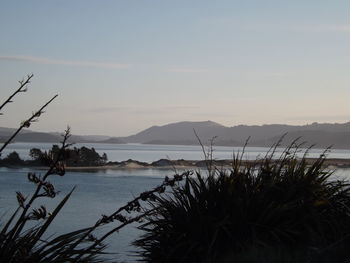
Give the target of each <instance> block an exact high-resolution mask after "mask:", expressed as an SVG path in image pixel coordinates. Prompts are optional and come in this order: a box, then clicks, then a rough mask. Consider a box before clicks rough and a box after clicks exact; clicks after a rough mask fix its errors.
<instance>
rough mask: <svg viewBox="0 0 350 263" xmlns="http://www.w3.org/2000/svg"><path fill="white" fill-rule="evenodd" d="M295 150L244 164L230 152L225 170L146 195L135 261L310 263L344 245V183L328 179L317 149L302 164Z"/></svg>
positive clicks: (347, 229) (348, 200) (348, 194)
mask: <svg viewBox="0 0 350 263" xmlns="http://www.w3.org/2000/svg"><path fill="white" fill-rule="evenodd" d="M297 151H298V149H297V148H296V149H294V148H293V147H292V146H291V147H289V148H287V149H286V150H285V151H284V153H283V154H282V155H281V156H280V157H279V159H277V160H274V159H273V154H271V155H267V156H265V158H263V159H262V160H258V161H257V162H256V163H253V164H249V163H244V165H243V162H242V158H239V157H238V156H237V157H235V159H234V160H233V166H232V169H230V170H229V171H227V170H226V171H225V170H217V169H215V168H212V170H210V171H209V175H202V174H201V173H200V172H197V174H196V177H195V178H192V177H187V178H186V180H185V182H184V183H183V184H179V185H177V186H175V187H174V188H173V190H172V191H171V193H170V194H168V195H167V196H159V197H157V198H156V199H155V200H154V201H151V202H150V203H149V205H150V207H151V208H150V209H152V210H153V211H154V212H153V213H151V214H150V215H149V216H147V218H146V222H145V223H144V224H143V225H142V226H141V227H140V228H139V229H141V230H142V231H143V232H144V234H143V236H142V237H141V238H139V239H138V240H137V241H136V242H135V243H134V245H136V246H137V247H139V248H141V251H140V252H139V253H138V255H139V256H140V257H141V261H143V262H168V263H170V262H215V263H216V262H312V261H311V260H314V259H316V258H318V259H322V256H320V255H322V253H324V254H325V253H328V254H327V255H329V253H331V252H330V251H329V249H328V250H327V249H326V248H329V247H330V246H334V244H340V243H341V244H342V246H343V247H347V248H350V246H348V245H347V241H346V239H347V237H348V235H349V234H350V191H349V186H348V183H347V182H343V181H336V180H334V179H332V178H330V177H331V175H332V172H331V171H329V170H327V169H326V168H324V166H323V163H324V160H325V155H324V154H322V155H321V156H320V157H319V158H318V159H317V160H315V161H314V162H313V163H311V164H308V162H307V159H306V157H305V156H304V158H302V159H299V158H298V157H297V154H296V153H297ZM338 248H339V246H338ZM334 249H335V248H334V247H333V251H334ZM340 251H341V249H339V252H340ZM343 252H344V250H343ZM262 255H263V256H264V257H266V258H264V259H263V258H262V257H261V256H262ZM337 255H338V258H337V259H339V261H333V262H345V261H341V253H338V254H337ZM282 258H285V259H288V260H287V261H284V260H282ZM345 258H347V259H349V256H346V257H345ZM274 259H275V261H274ZM332 259H333V260H335V258H334V257H333V258H332ZM315 262H324V261H321V260H318V261H315ZM327 262H332V261H327Z"/></svg>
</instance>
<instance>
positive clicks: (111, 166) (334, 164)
mask: <svg viewBox="0 0 350 263" xmlns="http://www.w3.org/2000/svg"><path fill="white" fill-rule="evenodd" d="M317 159H318V158H306V162H307V163H308V164H311V163H313V162H314V161H316V160H317ZM254 163H256V164H259V160H242V165H248V164H254ZM212 165H214V166H216V167H217V168H223V169H230V168H232V159H230V160H229V159H225V160H213V163H212ZM324 166H325V167H328V168H350V159H339V158H331V159H326V160H325V161H324ZM1 167H5V168H33V169H38V170H44V169H47V167H46V166H35V165H33V166H32V165H12V166H11V165H9V166H0V168H1ZM201 168H206V161H205V160H184V159H180V160H168V159H160V160H158V161H155V162H152V163H147V162H140V161H137V160H132V159H129V160H126V161H122V162H109V163H107V164H105V165H101V166H67V167H66V171H73V172H74V171H97V170H122V169H127V170H133V169H164V170H175V169H186V170H194V169H201Z"/></svg>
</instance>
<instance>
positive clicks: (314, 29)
mask: <svg viewBox="0 0 350 263" xmlns="http://www.w3.org/2000/svg"><path fill="white" fill-rule="evenodd" d="M239 28H240V29H243V30H258V31H271V30H273V31H274V30H277V31H290V32H309V33H327V32H329V33H348V32H350V24H334V25H276V24H274V25H271V24H266V25H264V24H259V25H243V26H239Z"/></svg>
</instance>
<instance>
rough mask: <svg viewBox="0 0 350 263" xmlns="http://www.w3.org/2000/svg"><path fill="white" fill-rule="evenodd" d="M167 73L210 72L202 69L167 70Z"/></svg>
mask: <svg viewBox="0 0 350 263" xmlns="http://www.w3.org/2000/svg"><path fill="white" fill-rule="evenodd" d="M166 71H167V72H174V73H205V72H208V70H206V69H200V68H182V67H179V68H169V69H167V70H166Z"/></svg>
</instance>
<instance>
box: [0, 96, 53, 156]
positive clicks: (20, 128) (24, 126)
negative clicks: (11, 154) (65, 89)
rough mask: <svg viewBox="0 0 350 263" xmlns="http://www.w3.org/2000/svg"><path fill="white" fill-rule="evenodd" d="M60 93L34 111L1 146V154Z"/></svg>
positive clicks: (36, 119)
mask: <svg viewBox="0 0 350 263" xmlns="http://www.w3.org/2000/svg"><path fill="white" fill-rule="evenodd" d="M57 96H58V95H55V96H53V97H52V98H51V99H50V100H49V101H48V102H46V103H45V104H44V106H42V107H41V108H40V109H39V110H38V111H36V112H34V113H33V114H32V116H31V117H29V118H28V119H27V120H25V121H23V122H22V123H21V125H20V126H19V128H18V129H17V130H16V131H15V132H14V133H13V134H12V136H11V137H10V138H9V139H8V140H7V141H6V142H5V143H4V144H3V145H2V146H1V148H0V155H1V152H2V151H3V150H4V149H5V148H6V146H7V145H8V144H9V143H10V142H11V141H12V140H13V139H14V138H15V137H16V136H17V134H18V133H19V132H20V131H21V130H22V129H24V128H29V127H30V125H31V123H33V122H36V121H38V118H39V117H40V115H41V114H43V113H44V109H45V108H46V107H47V106H48V105H49V104H50V103H51V102H52V101H53V100H54V99H56V98H57Z"/></svg>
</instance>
